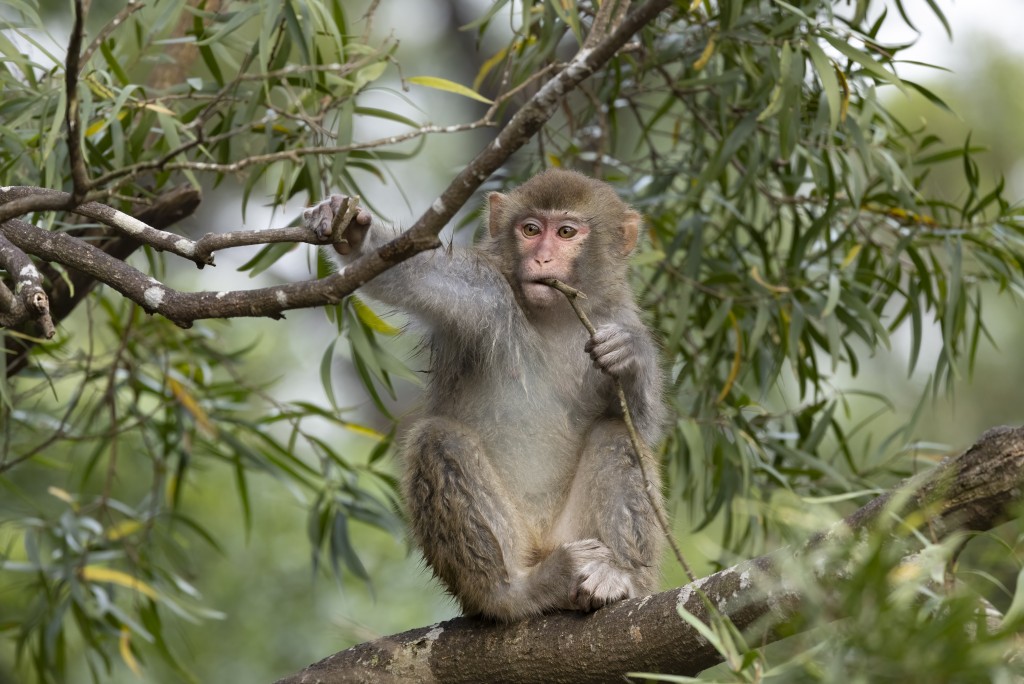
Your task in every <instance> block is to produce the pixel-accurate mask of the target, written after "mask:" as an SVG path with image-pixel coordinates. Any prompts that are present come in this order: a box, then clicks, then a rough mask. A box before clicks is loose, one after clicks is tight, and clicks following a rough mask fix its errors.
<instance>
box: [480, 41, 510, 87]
mask: <svg viewBox="0 0 1024 684" xmlns="http://www.w3.org/2000/svg"><path fill="white" fill-rule="evenodd" d="M507 54H508V46H507V45H506V46H505V47H503V48H501V49H500V50H498V51H497V52H495V53H494V56H493V57H490V58H489V59H488V60H487V61H486V62H484V63H483V65H482V66H481V67H480V71H478V72H477V74H476V78H474V79H473V90H480V85H481V84H482V83H483V82H484V79H485V78H487V74H489V73H491V69H493V68H494V67H496V66H497V65H499V64H501V61H502V60H503V59H505V56H506V55H507Z"/></svg>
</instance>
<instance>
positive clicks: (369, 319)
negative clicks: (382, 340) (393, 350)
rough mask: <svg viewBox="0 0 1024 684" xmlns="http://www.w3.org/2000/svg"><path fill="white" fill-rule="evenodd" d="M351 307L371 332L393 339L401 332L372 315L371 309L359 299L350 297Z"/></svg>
mask: <svg viewBox="0 0 1024 684" xmlns="http://www.w3.org/2000/svg"><path fill="white" fill-rule="evenodd" d="M352 307H353V308H354V309H355V310H356V315H357V316H359V320H361V321H362V322H363V323H365V324H366V325H368V326H369V327H370V328H371V329H372V330H373V331H375V332H379V333H380V334H381V335H387V336H389V337H394V336H395V335H397V334H398V333H399V332H401V331H400V330H399V329H398V328H396V327H395V326H393V325H391V324H390V323H388V322H387V321H385V320H384V319H383V318H381V317H380V316H378V315H377V314H376V313H374V311H373V309H371V308H370V307H368V306H367V305H366V304H364V303H363V300H361V299H359V297H352Z"/></svg>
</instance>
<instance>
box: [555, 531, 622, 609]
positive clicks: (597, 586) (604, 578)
mask: <svg viewBox="0 0 1024 684" xmlns="http://www.w3.org/2000/svg"><path fill="white" fill-rule="evenodd" d="M564 548H565V550H566V551H567V552H568V554H569V557H570V558H571V559H572V568H573V578H572V583H571V584H570V586H569V605H570V606H571V607H572V608H574V609H575V610H583V611H591V610H597V609H598V608H601V607H602V606H606V605H608V604H609V603H614V602H615V601H621V600H622V599H624V598H629V597H630V596H635V595H636V589H635V587H634V586H633V581H632V579H630V577H629V574H628V573H626V572H625V571H624V570H621V569H619V568H617V567H616V566H615V565H614V564H613V558H612V552H611V550H610V549H609V548H608V547H607V546H605V545H604V543H603V542H601V541H600V540H598V539H581V540H580V541H574V542H570V543H568V544H565V547H564Z"/></svg>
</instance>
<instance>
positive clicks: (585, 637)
mask: <svg viewBox="0 0 1024 684" xmlns="http://www.w3.org/2000/svg"><path fill="white" fill-rule="evenodd" d="M1022 485H1024V428H997V429H994V430H989V431H988V432H986V433H985V434H984V435H982V436H981V438H980V439H979V440H978V442H977V443H976V444H975V445H974V446H972V447H971V448H970V449H968V450H967V451H966V452H965V453H963V454H961V455H960V456H958V457H955V458H949V459H946V460H945V461H943V462H942V463H940V464H939V465H938V466H936V467H935V468H933V469H932V470H930V471H927V472H925V473H922V474H921V475H919V476H917V477H915V478H912V479H911V480H908V481H906V482H904V483H903V484H901V485H900V486H898V487H896V488H894V489H892V490H890V492H889V493H887V494H885V495H883V496H880V497H878V498H877V499H875V500H873V501H871V502H870V503H869V504H867V505H866V506H864V507H863V508H861V509H859V510H858V511H856V512H855V513H853V514H852V515H850V516H848V517H847V518H846V519H845V520H844V521H843V522H842V523H840V524H839V525H837V526H836V527H835V528H833V529H832V530H831V532H830V533H827V534H823V535H820V536H818V537H816V538H814V539H813V540H811V542H809V543H808V545H807V546H806V547H805V548H804V549H802V550H799V551H795V550H792V549H781V550H779V551H776V552H775V553H772V554H769V555H766V556H761V557H759V558H755V559H752V560H748V561H745V562H743V563H740V564H738V565H735V566H733V567H731V568H727V569H725V570H722V571H720V572H716V573H714V574H713V575H709V576H707V577H704V578H703V579H699V580H697V581H696V582H691V583H690V584H687V585H686V586H684V587H680V588H677V589H671V590H669V591H666V592H662V593H660V594H655V595H653V596H646V597H643V598H635V599H628V600H625V601H620V602H618V603H614V604H612V605H610V606H607V607H605V608H602V609H601V610H598V611H596V612H595V613H593V614H591V615H589V616H584V615H581V614H580V613H571V612H561V613H553V614H550V615H544V616H541V617H537V618H532V619H528V620H524V621H522V622H517V623H514V624H509V625H495V624H491V623H488V622H484V621H482V620H479V619H473V618H456V619H454V620H449V621H447V622H442V623H440V624H437V625H432V626H430V627H423V628H420V629H414V630H410V631H408V632H404V633H402V634H395V635H392V636H387V637H383V638H381V639H378V640H376V641H371V642H367V643H365V644H360V645H358V646H353V647H352V648H350V649H348V650H345V651H341V652H340V653H336V654H334V655H332V656H330V657H328V658H325V659H324V660H321V661H320V662H318V663H314V664H313V665H310V666H309V667H307V668H305V669H304V670H302V671H301V672H297V673H295V674H293V675H291V676H289V677H285V678H284V679H281V680H280V681H279V682H278V684H306V683H309V682H318V683H319V684H339V683H341V682H364V681H373V682H494V681H502V682H517V683H525V682H609V681H625V680H626V674H627V673H629V672H654V673H661V674H673V675H686V676H694V675H696V674H698V673H699V672H701V671H702V670H705V669H707V668H708V667H711V666H712V665H715V664H717V663H719V662H721V660H722V656H721V655H720V654H719V653H718V651H716V650H715V648H714V647H713V646H712V645H711V644H710V643H709V642H708V641H707V640H706V639H705V638H704V637H703V636H702V635H701V634H700V632H699V631H698V630H697V629H695V628H694V627H693V626H692V625H691V624H689V623H688V622H686V621H684V620H683V619H682V618H681V617H680V615H679V613H680V610H685V611H687V612H689V613H690V614H691V615H694V616H696V617H697V618H698V619H700V620H701V621H703V622H704V623H705V624H709V623H710V619H709V615H708V608H707V606H708V604H709V603H710V605H712V606H714V607H715V609H716V610H717V611H719V612H720V613H721V614H722V615H724V616H725V617H727V618H728V619H729V620H730V621H731V622H732V623H733V624H734V625H735V626H736V627H737V628H738V629H740V630H741V631H743V632H744V634H745V635H746V636H747V637H748V641H750V643H754V644H762V643H769V642H771V641H775V640H776V639H778V638H780V637H782V636H789V635H791V634H792V632H793V631H794V630H796V629H799V628H801V624H802V623H800V622H795V623H794V622H790V623H788V624H787V625H786V630H777V628H778V627H779V626H780V625H782V624H783V623H786V622H787V620H790V619H792V618H793V617H795V616H796V615H798V613H799V611H800V609H801V607H802V605H803V602H804V601H805V597H804V595H803V593H802V591H801V589H802V588H801V587H798V586H794V584H795V583H794V582H793V581H792V578H791V577H790V581H787V577H786V574H785V572H784V568H786V567H787V565H788V563H789V561H790V560H791V559H793V558H794V557H795V556H797V555H799V554H801V553H807V551H808V549H812V548H820V547H821V546H822V545H827V544H829V543H831V542H832V541H833V540H834V538H835V537H836V536H837V535H843V536H848V535H849V534H850V533H851V532H858V531H862V530H866V529H869V528H871V527H872V526H873V525H874V524H875V523H876V522H879V523H882V524H885V523H886V521H891V519H892V516H895V517H896V519H899V520H902V521H904V523H908V522H909V521H917V524H919V525H920V527H919V530H918V532H919V533H920V534H923V535H925V536H927V537H929V538H930V539H931V540H932V541H938V540H941V539H944V538H947V537H949V536H950V535H952V534H955V533H957V532H961V531H963V530H977V531H981V530H988V529H991V528H992V527H994V526H995V525H997V524H999V523H1000V522H1002V521H1004V520H1006V519H1007V517H1008V516H1009V515H1011V514H1013V513H1014V512H1015V511H1016V510H1018V509H1019V503H1020V500H1021V490H1022ZM907 560H908V561H909V562H912V559H911V558H910V557H908V559H907ZM822 573H823V575H822V576H820V577H819V583H820V587H819V589H820V588H823V587H829V586H835V585H837V584H839V583H841V582H843V581H844V579H845V573H844V572H843V571H842V570H839V569H837V570H827V569H826V570H822ZM979 611H984V612H985V613H986V614H988V606H986V605H985V604H984V603H982V602H979ZM836 617H837V618H838V617H840V616H838V615H837V616H836Z"/></svg>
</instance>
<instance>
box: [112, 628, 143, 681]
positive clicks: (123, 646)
mask: <svg viewBox="0 0 1024 684" xmlns="http://www.w3.org/2000/svg"><path fill="white" fill-rule="evenodd" d="M117 648H118V650H119V651H120V652H121V660H123V661H124V664H125V665H127V666H128V669H129V670H131V671H132V673H133V674H134V675H135V676H136V677H141V676H142V671H141V670H140V669H139V661H138V660H136V659H135V654H134V653H132V633H131V630H129V629H128V628H127V627H122V628H121V638H120V639H119V640H118V643H117Z"/></svg>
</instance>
